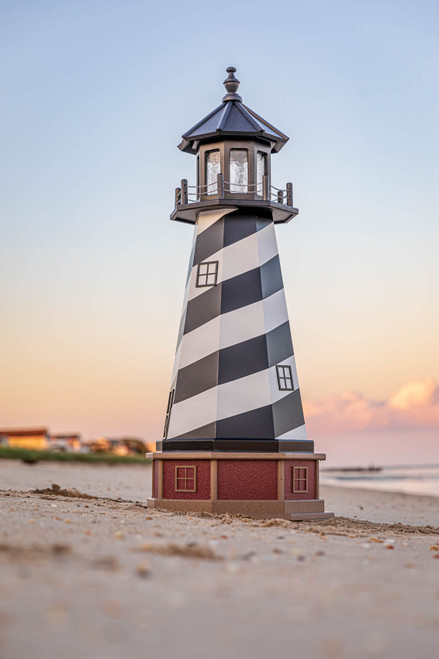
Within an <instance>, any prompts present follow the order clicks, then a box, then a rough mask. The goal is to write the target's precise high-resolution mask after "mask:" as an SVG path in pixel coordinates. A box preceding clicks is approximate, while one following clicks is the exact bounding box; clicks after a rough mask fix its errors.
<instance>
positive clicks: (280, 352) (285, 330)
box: [267, 320, 294, 366]
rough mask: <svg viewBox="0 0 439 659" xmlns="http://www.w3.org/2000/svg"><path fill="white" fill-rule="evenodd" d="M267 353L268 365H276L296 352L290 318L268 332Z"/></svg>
mask: <svg viewBox="0 0 439 659" xmlns="http://www.w3.org/2000/svg"><path fill="white" fill-rule="evenodd" d="M267 354H268V366H275V364H279V363H280V362H283V361H284V359H287V358H288V357H291V356H292V355H293V354H294V353H293V342H292V341H291V332H290V323H289V322H288V320H287V321H286V322H285V323H282V325H279V326H278V327H275V328H274V330H271V332H268V333H267Z"/></svg>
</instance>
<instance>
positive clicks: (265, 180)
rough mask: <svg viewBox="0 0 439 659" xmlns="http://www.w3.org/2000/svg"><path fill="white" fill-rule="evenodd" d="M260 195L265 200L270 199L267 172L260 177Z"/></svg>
mask: <svg viewBox="0 0 439 659" xmlns="http://www.w3.org/2000/svg"><path fill="white" fill-rule="evenodd" d="M262 196H263V198H264V200H265V201H270V179H269V178H268V174H264V176H263V177H262Z"/></svg>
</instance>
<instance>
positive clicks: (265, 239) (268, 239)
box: [256, 223, 278, 263]
mask: <svg viewBox="0 0 439 659" xmlns="http://www.w3.org/2000/svg"><path fill="white" fill-rule="evenodd" d="M256 236H257V238H258V246H259V260H260V262H261V263H266V262H267V261H269V260H270V259H272V258H273V257H274V256H276V255H277V253H278V249H277V242H276V233H275V230H274V224H273V223H271V224H269V225H268V226H266V227H265V228H264V229H261V230H260V231H258V232H257V234H256Z"/></svg>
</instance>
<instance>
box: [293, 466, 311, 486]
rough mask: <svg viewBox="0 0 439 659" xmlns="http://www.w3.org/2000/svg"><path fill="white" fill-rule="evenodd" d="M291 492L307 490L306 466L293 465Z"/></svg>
mask: <svg viewBox="0 0 439 659" xmlns="http://www.w3.org/2000/svg"><path fill="white" fill-rule="evenodd" d="M293 492H308V467H293Z"/></svg>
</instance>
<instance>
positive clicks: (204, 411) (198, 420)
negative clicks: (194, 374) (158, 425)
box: [168, 387, 218, 438]
mask: <svg viewBox="0 0 439 659" xmlns="http://www.w3.org/2000/svg"><path fill="white" fill-rule="evenodd" d="M217 393H218V392H217V387H213V388H212V389H208V390H207V391H203V393H201V394H198V396H193V397H192V398H188V399H187V400H183V401H182V402H181V403H174V405H173V406H172V412H171V420H170V423H169V430H168V438H172V437H178V436H179V435H182V434H183V433H186V432H189V431H190V430H195V429H196V428H201V426H205V425H206V424H207V423H211V422H212V421H216V411H217V402H218V401H217V399H218V395H217Z"/></svg>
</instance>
